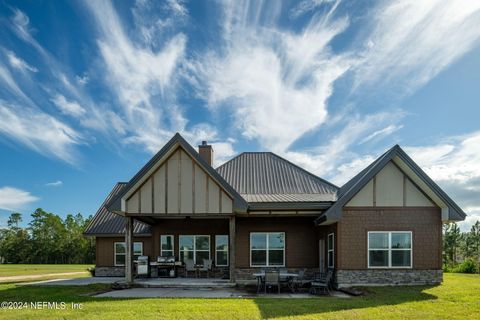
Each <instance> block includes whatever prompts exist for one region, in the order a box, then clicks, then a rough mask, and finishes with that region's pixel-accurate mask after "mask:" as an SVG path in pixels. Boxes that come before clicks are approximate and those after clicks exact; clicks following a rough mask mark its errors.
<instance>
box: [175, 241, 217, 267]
mask: <svg viewBox="0 0 480 320" xmlns="http://www.w3.org/2000/svg"><path fill="white" fill-rule="evenodd" d="M178 243H179V245H178V252H179V256H180V261H183V262H185V260H187V259H192V260H193V263H195V264H201V263H203V259H207V260H208V259H210V236H208V235H183V236H179V237H178Z"/></svg>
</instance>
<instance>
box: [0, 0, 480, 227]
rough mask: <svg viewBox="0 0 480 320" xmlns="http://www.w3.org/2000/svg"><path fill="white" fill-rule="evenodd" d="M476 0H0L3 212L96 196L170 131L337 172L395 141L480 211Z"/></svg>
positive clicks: (70, 204) (72, 204)
mask: <svg viewBox="0 0 480 320" xmlns="http://www.w3.org/2000/svg"><path fill="white" fill-rule="evenodd" d="M479 25H480V3H478V2H476V1H448V2H447V1H398V2H391V1H386V2H384V1H382V2H376V1H335V0H323V1H322V0H305V1H291V2H288V1H179V0H169V1H164V2H156V1H148V0H139V1H116V2H114V3H111V2H108V1H70V2H66V1H65V2H64V1H11V2H10V1H1V2H0V159H1V160H0V161H1V162H0V163H1V167H0V226H1V225H5V224H6V219H7V217H8V215H9V213H10V212H11V211H20V212H22V213H24V214H25V215H29V214H30V213H31V212H32V211H33V210H34V209H35V208H37V207H42V208H44V209H45V210H47V211H51V212H55V213H57V214H60V215H62V216H65V215H66V214H67V213H76V212H81V213H83V214H86V215H88V214H93V213H94V212H95V211H96V209H97V208H98V206H99V205H100V203H101V202H102V200H103V199H104V197H105V195H106V194H107V193H108V192H109V191H110V189H111V187H112V186H113V185H114V184H115V182H117V181H127V180H128V179H129V178H130V177H131V176H132V175H133V174H134V173H135V172H136V171H137V170H138V169H139V168H140V167H141V166H142V165H143V164H144V163H145V162H146V161H148V159H149V158H150V157H151V156H152V154H153V153H154V152H156V151H157V150H158V149H159V148H160V147H161V146H162V145H163V144H164V143H165V142H166V141H167V140H168V139H170V138H171V136H173V134H174V133H175V132H177V131H178V132H180V133H182V135H183V136H184V137H185V138H186V139H187V140H188V141H189V142H190V143H192V144H193V145H196V144H198V143H199V142H200V141H201V140H208V141H209V142H211V143H212V144H213V146H214V149H215V151H216V163H217V164H221V163H222V162H224V161H225V160H227V159H229V158H231V157H232V156H234V155H235V154H237V153H240V152H242V151H257V150H258V151H261V150H268V151H274V152H276V153H278V154H280V155H282V156H284V157H286V158H287V159H289V160H291V161H293V162H295V163H297V164H299V165H301V166H303V167H305V168H306V169H308V170H310V171H312V172H313V173H315V174H317V175H320V176H322V177H323V178H326V179H328V180H331V181H332V182H334V183H336V184H338V185H341V184H343V183H344V182H345V181H347V180H348V179H349V178H350V177H352V176H353V175H354V174H355V173H356V172H358V171H359V170H361V169H362V168H364V167H365V166H366V165H368V164H369V163H370V162H371V161H373V160H374V159H375V158H376V157H377V156H378V155H380V154H381V153H382V152H383V151H384V150H386V149H387V148H389V147H391V146H392V145H394V144H396V143H398V144H400V145H401V146H402V147H403V148H404V149H405V150H406V151H407V152H408V153H409V154H410V155H411V156H412V157H413V158H414V160H416V161H417V162H418V163H419V164H420V165H421V166H422V168H424V169H425V170H426V172H427V173H428V174H429V175H430V176H431V177H432V178H433V179H435V180H436V181H437V182H438V183H439V184H440V186H441V187H443V188H444V189H445V190H446V191H447V192H448V193H449V194H450V195H451V196H452V197H453V198H454V199H455V200H456V201H457V202H458V203H459V204H460V205H461V206H462V207H463V208H464V209H465V211H467V212H468V213H469V217H468V218H467V221H466V222H464V223H462V228H464V229H466V228H469V226H470V225H471V223H472V222H474V221H476V219H479V218H480V197H479V196H478V194H479V192H480V165H479V163H480V125H479V122H478V119H479V118H480V108H479V103H478V101H480V99H479V98H480V90H478V83H480V46H479V43H480V28H479V27H478V26H479Z"/></svg>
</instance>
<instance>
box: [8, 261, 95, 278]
mask: <svg viewBox="0 0 480 320" xmlns="http://www.w3.org/2000/svg"><path fill="white" fill-rule="evenodd" d="M89 267H93V265H89V264H0V277H10V276H22V275H37V274H49V273H65V272H80V271H87V268H89Z"/></svg>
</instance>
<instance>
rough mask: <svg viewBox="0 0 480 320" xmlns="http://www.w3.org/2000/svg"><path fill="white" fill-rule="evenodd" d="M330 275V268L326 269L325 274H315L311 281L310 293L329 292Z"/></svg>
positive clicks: (331, 273) (331, 274)
mask: <svg viewBox="0 0 480 320" xmlns="http://www.w3.org/2000/svg"><path fill="white" fill-rule="evenodd" d="M317 276H318V277H317ZM332 277H333V271H332V270H328V272H327V274H326V276H323V274H316V276H315V279H314V280H313V281H312V282H311V287H310V294H315V295H316V294H317V293H319V292H320V291H322V292H323V293H324V294H330V282H331V281H332Z"/></svg>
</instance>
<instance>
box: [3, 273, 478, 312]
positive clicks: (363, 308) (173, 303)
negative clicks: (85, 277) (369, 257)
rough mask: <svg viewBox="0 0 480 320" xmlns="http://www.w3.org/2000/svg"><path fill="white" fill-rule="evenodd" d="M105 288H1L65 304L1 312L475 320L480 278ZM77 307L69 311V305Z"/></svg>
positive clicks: (12, 296)
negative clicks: (281, 295)
mask: <svg viewBox="0 0 480 320" xmlns="http://www.w3.org/2000/svg"><path fill="white" fill-rule="evenodd" d="M107 288H108V286H106V285H90V286H82V287H31V286H27V287H25V286H17V285H15V284H4V285H0V301H22V302H31V301H47V302H65V303H66V304H67V307H66V309H65V310H48V309H44V310H32V309H30V308H29V309H25V310H0V318H3V319H22V320H24V319H85V318H88V319H115V320H118V319H137V318H142V319H229V320H230V319H265V318H271V319H273V318H275V319H402V320H404V319H478V318H479V315H480V276H478V275H465V274H445V276H444V283H443V284H442V285H440V286H406V287H378V288H369V289H368V294H367V295H365V296H362V297H355V298H349V299H345V298H343V299H342V298H333V297H318V298H314V299H272V298H255V299H111V298H110V299H107V298H104V299H99V298H93V297H91V296H88V294H89V293H92V292H96V291H97V292H98V291H102V290H106V289H107ZM72 302H73V303H81V304H82V310H73V309H72V308H71V303H72Z"/></svg>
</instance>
